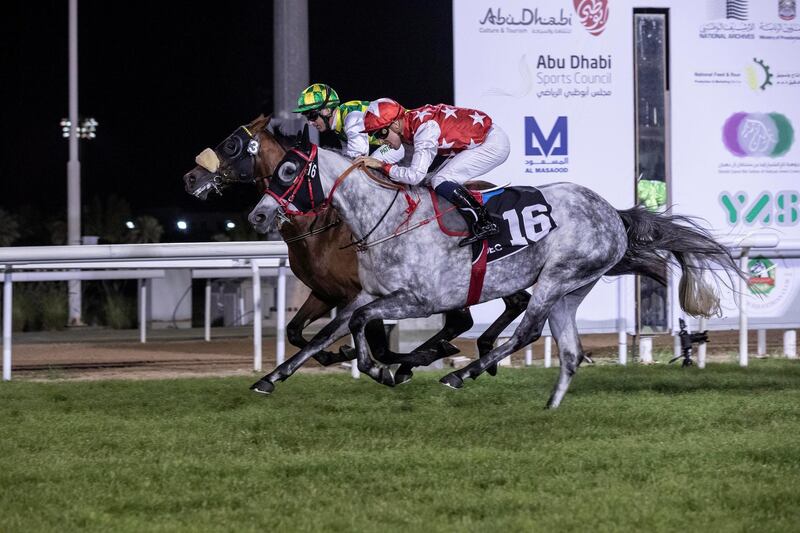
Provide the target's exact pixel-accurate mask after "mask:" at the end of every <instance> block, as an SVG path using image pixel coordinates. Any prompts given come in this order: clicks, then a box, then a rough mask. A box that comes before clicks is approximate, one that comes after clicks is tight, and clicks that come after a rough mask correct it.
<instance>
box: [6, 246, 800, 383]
mask: <svg viewBox="0 0 800 533" xmlns="http://www.w3.org/2000/svg"><path fill="white" fill-rule="evenodd" d="M721 242H722V243H723V244H725V245H727V246H729V247H731V248H732V249H733V250H735V256H736V257H738V258H739V260H740V265H741V268H742V269H743V270H745V271H746V269H747V264H748V260H749V258H750V256H751V254H752V253H758V255H761V256H765V257H780V258H783V259H790V258H800V239H780V238H779V237H777V236H776V235H754V236H751V237H747V238H744V239H742V238H738V239H734V238H723V239H721ZM0 265H2V267H3V270H4V280H3V380H4V381H7V380H10V379H11V360H12V357H11V355H12V351H11V346H12V327H11V326H12V324H11V320H12V312H11V309H12V294H13V283H14V282H25V281H56V280H70V279H82V280H98V279H139V280H140V284H139V287H140V292H139V298H140V306H139V307H140V313H141V314H140V318H139V323H140V340H141V341H142V342H144V340H145V338H146V337H145V336H146V327H145V324H146V316H145V313H146V298H147V291H146V282H147V280H149V279H153V278H157V277H163V276H164V269H167V268H192V269H193V274H192V277H193V278H195V279H203V278H205V279H207V280H210V279H212V278H221V277H236V278H242V277H247V276H248V275H249V276H250V277H252V282H253V308H254V309H253V313H254V316H255V317H261V316H263V312H262V306H261V277H262V276H264V275H273V276H277V278H278V283H277V288H278V290H277V301H276V307H277V324H276V359H277V363H278V364H280V363H282V362H283V361H284V359H285V354H286V342H285V334H286V333H285V329H286V275H287V273H288V270H287V266H288V252H287V248H286V244H285V243H283V242H279V241H261V242H233V243H216V242H215V243H188V244H177V243H166V244H128V245H124V244H114V245H90V246H36V247H16V248H14V247H12V248H2V249H0ZM109 268H115V269H119V270H113V271H103V272H101V271H97V270H99V269H109ZM59 269H60V271H54V270H59ZM42 270H46V271H42ZM678 275H679V274H677V273H676V275H675V277H674V278H673V279H672V283H671V285H672V286H671V298H670V300H671V317H672V323H673V326H672V330H673V334H674V337H675V343H674V345H675V355H678V354H679V352H680V340H679V338H678V336H677V335H676V333H677V329H678V328H677V327H676V324H677V322H678V318H679V317H680V316H681V311H680V308H679V307H678V305H677V285H678V284H677V281H678ZM618 283H619V293H620V296H621V297H620V302H623V301H624V300H625V298H623V297H622V296H624V294H625V293H626V291H628V290H629V285H626V283H625V280H624V278H622V277H620V278H618ZM746 290H747V286H746V282H745V280H739V286H738V293H739V294H740V295H742V294H745V292H746ZM209 291H210V283H209V282H208V281H207V283H206V292H205V339H206V340H209V339H210V338H211V324H210V310H209V306H210V294H209ZM738 307H739V309H738V310H739V327H738V329H739V364H740V365H741V366H747V364H748V356H749V354H748V342H747V341H748V330H747V327H748V317H747V303H746V298H742V297H740V298H738ZM618 312H619V317H620V318H619V320H618V323H619V331H618V337H619V340H618V352H619V353H618V361H619V363H620V364H622V365H625V364H627V361H628V347H627V332H626V329H625V326H624V324H625V321H624V320H623V317H624V316H625V314H626V309H625V308H624V304H622V303H621V304H620V308H619V309H618ZM261 328H262V323H261V320H257V319H256V320H253V369H254V370H255V371H261V370H262V339H261V334H262V331H261ZM705 328H706V324H705V322H704V321H700V323H699V328H698V329H700V330H703V329H705ZM758 339H759V343H758V346H759V348H758V351H759V354H761V353H762V351H763V350H764V348H763V347H762V346H765V345H766V335H765V331H764V330H759V331H758ZM501 340H502V339H501ZM643 340H644V339H643ZM646 350H647V343H646V342H645V343H644V346H641V345H640V352H641V353H640V355H645V356H646V355H647V351H646ZM784 354H785V355H786V356H787V357H792V358H793V357H796V356H797V349H796V332H795V331H792V330H789V331H786V332H785V335H784ZM532 356H533V352H532V348H531V347H530V346H529V347H528V348H527V349H526V351H525V364H526V365H530V364H531V363H532ZM641 360H643V361H647V358H646V357H644V358H642V359H641ZM705 363H706V347H705V345H704V344H701V345H700V346H699V347H698V366H699V367H701V368H703V367H705ZM551 365H552V339H551V337H550V336H546V337H545V338H544V366H545V367H550V366H551Z"/></svg>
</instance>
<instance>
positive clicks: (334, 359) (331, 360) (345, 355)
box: [286, 292, 355, 366]
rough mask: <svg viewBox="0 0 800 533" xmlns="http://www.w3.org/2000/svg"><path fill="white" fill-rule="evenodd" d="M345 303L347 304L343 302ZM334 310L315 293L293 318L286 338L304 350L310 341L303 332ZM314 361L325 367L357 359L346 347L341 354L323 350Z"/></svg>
mask: <svg viewBox="0 0 800 533" xmlns="http://www.w3.org/2000/svg"><path fill="white" fill-rule="evenodd" d="M342 303H345V302H342ZM331 309H333V306H332V305H331V304H329V303H326V302H325V301H324V300H322V298H320V297H319V296H317V295H316V294H315V293H313V292H312V293H311V294H310V295H309V296H308V298H307V299H306V301H305V302H303V305H301V306H300V309H298V310H297V314H296V315H295V316H294V318H292V320H291V321H290V322H289V324H288V325H287V326H286V338H287V339H288V340H289V342H290V343H292V344H293V345H294V346H296V347H298V348H300V349H303V348H305V347H306V346H307V345H308V340H306V338H305V337H303V330H304V329H305V328H306V327H307V326H308V325H309V324H311V323H313V322H314V321H315V320H317V319H318V318H320V317H322V316H324V315H326V314H327V313H329V312H330V310H331ZM313 357H314V359H316V360H317V362H318V363H319V364H321V365H323V366H330V365H333V364H336V363H342V362H344V361H349V360H351V359H354V358H355V355H354V352H353V350H352V349H351V348H350V347H349V346H344V347H342V348H340V349H339V353H333V352H329V351H327V350H321V351H320V352H319V353H316V354H314V356H313Z"/></svg>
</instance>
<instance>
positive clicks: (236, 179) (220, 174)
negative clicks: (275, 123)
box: [183, 115, 286, 200]
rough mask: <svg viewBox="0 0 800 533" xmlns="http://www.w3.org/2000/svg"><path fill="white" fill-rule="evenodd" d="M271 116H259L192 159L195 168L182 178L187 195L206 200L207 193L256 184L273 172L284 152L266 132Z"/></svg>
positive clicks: (278, 143) (274, 137)
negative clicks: (246, 184)
mask: <svg viewBox="0 0 800 533" xmlns="http://www.w3.org/2000/svg"><path fill="white" fill-rule="evenodd" d="M270 118H271V117H270V116H269V115H267V116H264V115H260V116H259V117H258V118H257V119H255V120H254V121H252V122H251V123H250V124H247V125H245V126H240V127H238V128H237V129H236V130H235V131H234V132H233V133H231V134H230V135H229V136H228V137H226V138H225V140H223V141H222V142H221V143H219V145H217V147H216V148H215V149H213V150H212V149H211V148H206V149H205V150H203V151H202V152H200V154H198V156H197V157H196V158H195V162H196V163H197V166H196V167H194V168H193V169H192V170H190V171H189V172H187V173H186V174H185V175H184V176H183V182H184V184H185V187H186V192H188V193H189V194H191V195H193V196H196V197H197V198H200V199H201V200H205V199H206V198H207V197H208V193H209V192H210V191H212V190H213V191H216V192H217V193H218V194H222V190H223V189H225V188H227V187H229V186H230V185H232V184H235V183H255V182H257V181H259V180H261V179H264V178H266V177H267V176H269V175H270V174H272V173H273V170H274V169H275V167H276V166H277V164H278V162H279V161H280V160H281V159H282V158H283V156H284V155H285V154H286V149H285V147H284V146H282V145H281V142H280V141H279V140H278V139H277V138H276V136H275V135H273V134H272V133H270V132H269V130H267V126H268V125H269V121H270Z"/></svg>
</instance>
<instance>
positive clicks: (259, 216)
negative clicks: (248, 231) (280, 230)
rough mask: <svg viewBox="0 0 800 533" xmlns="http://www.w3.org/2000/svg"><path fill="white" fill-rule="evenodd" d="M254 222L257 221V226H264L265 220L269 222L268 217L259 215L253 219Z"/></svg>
mask: <svg viewBox="0 0 800 533" xmlns="http://www.w3.org/2000/svg"><path fill="white" fill-rule="evenodd" d="M253 220H255V221H256V224H262V223H263V222H264V221H265V220H267V217H266V216H264V215H263V214H261V213H259V214H257V215H256V216H254V217H253Z"/></svg>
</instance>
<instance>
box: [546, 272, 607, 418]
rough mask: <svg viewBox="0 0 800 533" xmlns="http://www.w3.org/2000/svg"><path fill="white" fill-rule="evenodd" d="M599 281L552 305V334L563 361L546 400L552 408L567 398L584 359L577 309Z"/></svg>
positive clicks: (560, 358) (550, 319)
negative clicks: (576, 315) (553, 386)
mask: <svg viewBox="0 0 800 533" xmlns="http://www.w3.org/2000/svg"><path fill="white" fill-rule="evenodd" d="M595 283H596V282H594V283H590V284H588V285H586V286H584V287H581V288H580V289H577V290H575V291H573V292H571V293H569V294H567V295H565V296H564V297H563V298H561V299H560V300H559V301H558V302H556V304H555V305H554V306H553V309H552V310H551V311H550V318H549V321H550V329H551V331H552V332H553V336H554V337H555V339H556V342H557V343H558V358H559V361H560V369H559V374H558V381H557V382H556V385H555V388H553V393H552V394H551V395H550V399H549V400H548V401H547V407H548V408H549V409H555V408H556V407H558V405H559V404H560V403H561V400H563V399H564V395H565V394H566V393H567V389H568V388H569V384H570V382H571V381H572V376H574V375H575V372H576V371H577V370H578V366H579V365H580V364H581V361H582V360H583V357H584V354H583V346H582V345H581V339H580V337H578V325H577V323H576V322H575V313H576V312H577V310H578V306H579V305H580V303H581V302H582V301H583V299H584V298H585V297H586V295H587V294H589V291H591V290H592V287H594V285H595Z"/></svg>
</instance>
